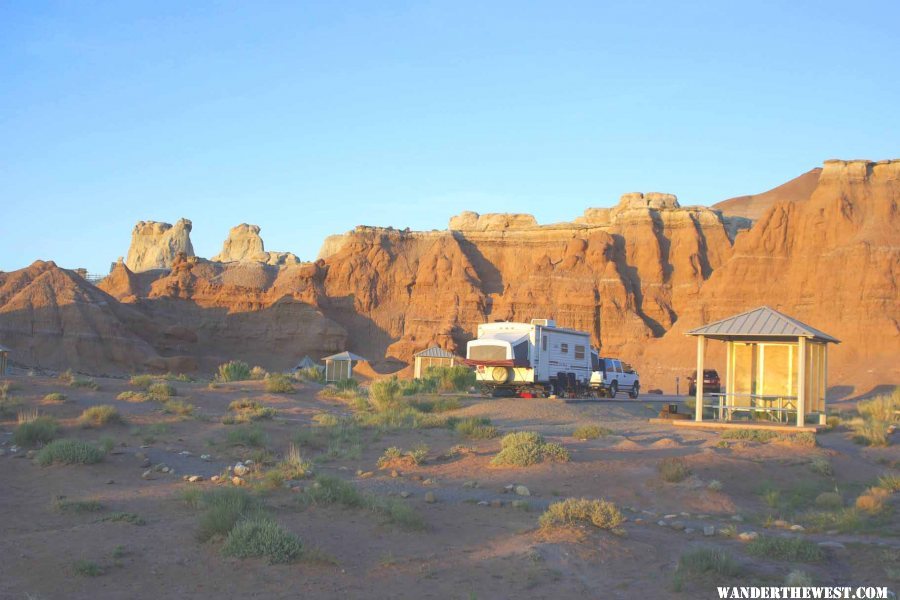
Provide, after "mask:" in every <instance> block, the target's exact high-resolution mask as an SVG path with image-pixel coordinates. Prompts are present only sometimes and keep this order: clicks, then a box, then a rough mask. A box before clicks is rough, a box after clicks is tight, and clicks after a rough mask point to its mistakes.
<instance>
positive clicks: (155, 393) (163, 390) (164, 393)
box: [147, 381, 178, 402]
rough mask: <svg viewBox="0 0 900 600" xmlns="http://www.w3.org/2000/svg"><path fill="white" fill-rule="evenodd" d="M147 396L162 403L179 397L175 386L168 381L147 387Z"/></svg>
mask: <svg viewBox="0 0 900 600" xmlns="http://www.w3.org/2000/svg"><path fill="white" fill-rule="evenodd" d="M147 395H148V396H150V397H151V398H153V399H154V400H159V401H160V402H162V401H165V400H168V399H169V398H171V397H172V396H177V395H178V390H176V389H175V386H174V385H172V384H171V383H169V382H167V381H159V382H157V383H154V384H152V385H150V386H148V387H147Z"/></svg>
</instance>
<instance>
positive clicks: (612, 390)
mask: <svg viewBox="0 0 900 600" xmlns="http://www.w3.org/2000/svg"><path fill="white" fill-rule="evenodd" d="M618 393H619V382H618V381H613V382H612V383H611V384H609V397H610V398H615V397H616V394H618Z"/></svg>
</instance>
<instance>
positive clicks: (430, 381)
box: [400, 378, 439, 396]
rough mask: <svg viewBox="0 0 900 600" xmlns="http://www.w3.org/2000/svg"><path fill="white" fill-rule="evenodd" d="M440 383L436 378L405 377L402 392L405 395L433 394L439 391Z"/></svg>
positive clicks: (401, 383) (401, 386) (401, 385)
mask: <svg viewBox="0 0 900 600" xmlns="http://www.w3.org/2000/svg"><path fill="white" fill-rule="evenodd" d="M438 383H439V381H438V380H437V379H435V378H425V379H404V380H403V381H401V382H400V393H401V394H402V395H404V396H417V395H419V394H433V393H435V392H437V391H438Z"/></svg>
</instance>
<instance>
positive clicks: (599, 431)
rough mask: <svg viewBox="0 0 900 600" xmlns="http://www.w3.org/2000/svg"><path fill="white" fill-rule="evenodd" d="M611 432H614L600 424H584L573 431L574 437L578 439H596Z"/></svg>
mask: <svg viewBox="0 0 900 600" xmlns="http://www.w3.org/2000/svg"><path fill="white" fill-rule="evenodd" d="M610 433H612V432H611V431H610V430H609V429H606V428H605V427H600V426H599V425H582V426H580V427H577V428H576V429H575V431H573V432H572V437H573V438H575V439H578V440H594V439H597V438H598V437H600V436H601V435H609V434H610Z"/></svg>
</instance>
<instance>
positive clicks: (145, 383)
mask: <svg viewBox="0 0 900 600" xmlns="http://www.w3.org/2000/svg"><path fill="white" fill-rule="evenodd" d="M154 381H155V379H154V378H153V375H133V376H132V377H131V379H129V380H128V384H129V385H132V386H134V387H136V388H138V389H141V390H146V389H147V388H148V387H150V386H151V385H153V382H154Z"/></svg>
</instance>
